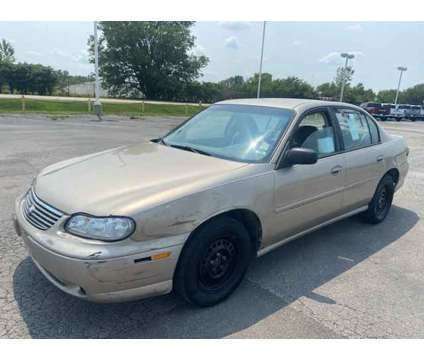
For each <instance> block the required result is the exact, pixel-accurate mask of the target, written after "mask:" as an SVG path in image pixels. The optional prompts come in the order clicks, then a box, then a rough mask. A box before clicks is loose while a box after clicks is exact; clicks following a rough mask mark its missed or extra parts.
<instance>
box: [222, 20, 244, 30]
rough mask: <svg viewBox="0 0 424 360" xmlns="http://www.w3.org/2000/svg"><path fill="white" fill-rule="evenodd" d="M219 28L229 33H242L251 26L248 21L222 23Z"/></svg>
mask: <svg viewBox="0 0 424 360" xmlns="http://www.w3.org/2000/svg"><path fill="white" fill-rule="evenodd" d="M221 26H222V27H223V28H224V29H227V30H231V31H242V30H246V29H249V28H250V26H251V24H250V22H248V21H222V22H221Z"/></svg>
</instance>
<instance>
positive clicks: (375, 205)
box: [361, 174, 396, 224]
mask: <svg viewBox="0 0 424 360" xmlns="http://www.w3.org/2000/svg"><path fill="white" fill-rule="evenodd" d="M395 186H396V183H395V182H394V180H393V177H392V176H391V175H389V174H387V175H385V176H384V177H383V178H382V179H381V180H380V182H379V184H378V186H377V189H376V190H375V193H374V196H373V198H372V200H371V202H370V203H369V205H368V210H366V211H364V212H363V213H361V217H362V219H363V220H364V221H365V222H367V223H369V224H379V223H381V222H382V221H383V220H384V219H385V218H386V216H387V214H388V213H389V211H390V208H391V206H392V201H393V195H394V193H395Z"/></svg>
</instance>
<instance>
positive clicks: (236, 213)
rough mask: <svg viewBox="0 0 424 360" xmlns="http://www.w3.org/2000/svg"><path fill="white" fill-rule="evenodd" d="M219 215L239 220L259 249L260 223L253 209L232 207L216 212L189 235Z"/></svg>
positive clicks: (260, 238) (260, 237)
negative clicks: (231, 208) (232, 208)
mask: <svg viewBox="0 0 424 360" xmlns="http://www.w3.org/2000/svg"><path fill="white" fill-rule="evenodd" d="M221 216H228V217H231V218H233V219H235V220H238V221H239V222H241V223H242V224H243V225H244V227H245V228H246V230H247V232H248V233H249V237H250V239H251V240H252V242H253V244H254V246H255V249H256V250H258V249H259V247H260V245H261V240H262V225H261V222H260V220H259V218H258V216H257V215H256V214H255V213H254V212H253V211H251V210H247V209H234V210H229V211H226V212H223V213H220V214H217V215H215V216H213V217H211V218H210V219H208V220H206V221H205V222H203V223H202V224H200V225H199V226H198V227H197V228H196V229H194V230H193V231H192V233H191V234H190V237H192V236H193V234H194V233H195V232H196V231H197V230H198V229H200V228H201V227H202V226H204V225H206V224H207V223H208V222H209V221H211V220H213V219H216V218H219V217H221Z"/></svg>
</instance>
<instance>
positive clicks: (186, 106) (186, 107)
mask: <svg viewBox="0 0 424 360" xmlns="http://www.w3.org/2000/svg"><path fill="white" fill-rule="evenodd" d="M184 108H185V114H186V116H187V115H188V105H187V104H185V105H184Z"/></svg>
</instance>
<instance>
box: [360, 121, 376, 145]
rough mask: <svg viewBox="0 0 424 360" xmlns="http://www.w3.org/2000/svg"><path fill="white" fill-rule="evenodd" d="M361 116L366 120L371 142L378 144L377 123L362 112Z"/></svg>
mask: <svg viewBox="0 0 424 360" xmlns="http://www.w3.org/2000/svg"><path fill="white" fill-rule="evenodd" d="M362 116H363V117H365V118H366V120H367V122H368V127H369V128H370V132H371V142H372V143H373V144H378V143H379V142H380V132H379V131H378V127H377V124H376V123H375V121H374V120H373V119H371V118H370V117H369V116H365V115H364V114H362Z"/></svg>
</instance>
